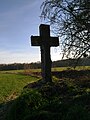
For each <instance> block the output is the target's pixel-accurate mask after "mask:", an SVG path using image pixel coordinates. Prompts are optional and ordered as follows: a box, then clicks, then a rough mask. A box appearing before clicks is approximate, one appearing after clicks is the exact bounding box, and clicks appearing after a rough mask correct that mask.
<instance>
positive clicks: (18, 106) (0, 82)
mask: <svg viewBox="0 0 90 120" xmlns="http://www.w3.org/2000/svg"><path fill="white" fill-rule="evenodd" d="M65 70H73V68H69V67H67V68H66V67H62V68H61V67H57V68H52V71H57V72H55V73H57V74H56V76H53V83H54V84H50V85H49V84H46V85H45V86H43V87H42V88H41V89H39V90H37V91H36V90H34V89H30V88H29V91H28V90H27V89H25V91H24V90H23V88H24V87H25V86H26V85H27V84H29V83H32V82H35V81H37V80H39V79H40V77H38V76H37V75H38V74H33V73H34V72H38V73H39V72H40V71H41V70H40V69H27V70H10V71H0V120H29V119H31V118H34V119H35V118H37V117H39V116H38V115H39V114H40V115H44V117H49V116H51V118H50V120H51V119H52V120H57V116H58V117H60V118H61V117H62V119H61V120H89V118H90V109H89V106H90V102H89V99H90V72H89V71H88V70H90V66H85V67H76V70H77V71H80V74H78V73H77V72H76V73H74V75H75V74H77V75H75V76H74V77H73V78H72V77H71V75H72V71H68V73H67V72H65ZM82 70H84V73H85V74H82ZM85 70H86V71H85ZM62 71H64V72H63V73H64V75H65V74H66V75H67V76H66V78H65V76H62V77H61V76H60V75H61V72H62ZM74 72H75V71H74ZM68 74H69V75H68ZM34 75H35V76H36V77H35V76H34ZM79 75H80V76H79ZM30 90H31V91H30ZM40 90H41V91H42V92H40ZM41 93H42V94H41ZM42 95H44V96H42ZM50 95H51V96H50ZM48 98H49V99H48ZM30 102H31V103H30ZM32 103H33V105H35V106H34V107H33V108H32V109H31V111H33V110H35V111H33V112H32V116H30V113H31V111H30V109H29V107H30V106H29V105H30V104H31V106H32ZM38 105H39V106H38ZM40 105H41V106H40ZM26 106H27V107H26ZM8 107H10V109H11V110H10V111H9V109H8ZM22 107H23V109H22ZM47 108H48V111H47ZM18 110H20V112H21V114H19V113H18V112H16V111H18ZM51 111H53V112H51ZM35 112H36V113H35ZM59 112H60V114H59ZM8 113H9V116H8V119H6V118H7V114H8ZM77 113H78V114H79V116H80V117H81V118H80V119H78V118H77V117H76V116H77ZM24 114H25V115H24ZM14 115H15V116H14ZM28 115H29V116H28ZM33 115H34V116H33ZM35 115H36V116H35ZM70 116H72V118H70ZM86 116H87V117H86ZM18 117H20V119H17V118H18ZM24 117H26V118H24ZM42 117H43V116H42ZM75 117H76V118H75ZM55 118H56V119H55ZM66 118H67V119H66ZM46 119H47V118H46ZM46 119H45V120H46ZM31 120H32V119H31ZM47 120H48V119H47Z"/></svg>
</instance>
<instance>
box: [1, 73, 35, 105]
mask: <svg viewBox="0 0 90 120" xmlns="http://www.w3.org/2000/svg"><path fill="white" fill-rule="evenodd" d="M36 80H37V78H35V77H31V76H25V75H22V74H9V73H5V72H3V73H0V103H2V102H5V101H7V100H9V99H13V98H14V97H16V96H18V95H19V94H20V92H21V91H22V89H23V87H24V86H25V85H27V84H28V83H30V82H34V81H36Z"/></svg>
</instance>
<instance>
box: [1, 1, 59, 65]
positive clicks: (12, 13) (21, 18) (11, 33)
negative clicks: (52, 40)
mask: <svg viewBox="0 0 90 120" xmlns="http://www.w3.org/2000/svg"><path fill="white" fill-rule="evenodd" d="M43 1H44V0H0V64H2V63H24V62H26V63H30V62H36V61H40V60H41V58H40V57H41V55H40V48H39V47H32V46H31V44H30V36H31V35H39V32H38V31H39V30H38V27H39V25H40V24H42V23H45V22H44V21H41V19H40V13H41V10H40V5H41V4H42V2H43ZM58 59H60V55H59V52H57V50H56V48H54V49H52V60H58Z"/></svg>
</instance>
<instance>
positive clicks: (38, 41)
mask: <svg viewBox="0 0 90 120" xmlns="http://www.w3.org/2000/svg"><path fill="white" fill-rule="evenodd" d="M39 32H40V36H31V45H32V46H40V49H41V67H42V68H41V73H42V79H43V80H44V81H45V82H52V77H51V64H52V62H51V57H50V47H51V46H53V47H55V46H59V38H58V37H50V26H49V25H45V24H41V25H40V26H39Z"/></svg>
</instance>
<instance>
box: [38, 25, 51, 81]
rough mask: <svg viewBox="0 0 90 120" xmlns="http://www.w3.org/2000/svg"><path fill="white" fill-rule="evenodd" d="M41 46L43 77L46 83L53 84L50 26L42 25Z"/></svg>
mask: <svg viewBox="0 0 90 120" xmlns="http://www.w3.org/2000/svg"><path fill="white" fill-rule="evenodd" d="M39 30H40V36H41V38H42V45H41V47H40V48H41V67H42V69H41V70H42V77H43V80H44V81H46V82H51V81H52V77H51V57H50V44H49V43H50V27H49V25H47V26H46V25H40V28H39Z"/></svg>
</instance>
